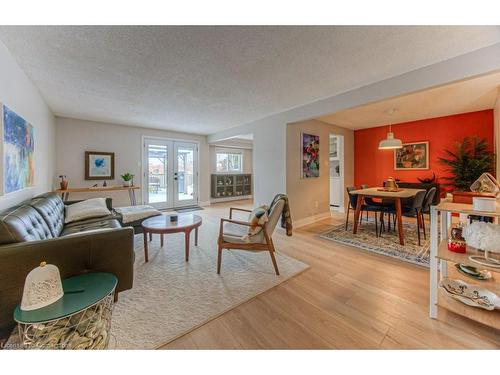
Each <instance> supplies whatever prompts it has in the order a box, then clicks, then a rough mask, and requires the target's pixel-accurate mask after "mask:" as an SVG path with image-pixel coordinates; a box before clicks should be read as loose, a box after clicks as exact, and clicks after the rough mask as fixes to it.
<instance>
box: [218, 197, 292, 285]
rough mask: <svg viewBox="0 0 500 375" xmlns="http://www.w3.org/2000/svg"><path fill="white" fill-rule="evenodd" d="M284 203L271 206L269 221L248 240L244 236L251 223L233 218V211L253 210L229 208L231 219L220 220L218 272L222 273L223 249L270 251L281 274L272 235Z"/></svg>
mask: <svg viewBox="0 0 500 375" xmlns="http://www.w3.org/2000/svg"><path fill="white" fill-rule="evenodd" d="M284 205H285V202H284V201H283V200H279V201H277V202H276V204H275V205H274V206H273V207H271V212H270V213H269V221H268V222H267V223H265V224H262V225H259V226H260V227H261V228H262V230H261V231H260V232H259V233H257V234H255V235H252V236H250V238H249V240H248V241H245V240H244V239H243V236H245V234H247V232H248V227H249V226H250V225H251V224H250V223H249V222H247V221H240V220H233V211H243V212H248V213H250V212H252V211H251V210H245V209H241V208H234V207H231V208H230V209H229V219H221V220H220V229H219V239H218V250H219V254H218V258H217V273H218V274H220V269H221V261H222V250H223V249H227V250H231V249H237V250H247V251H269V255H270V256H271V260H272V262H273V266H274V270H275V271H276V275H279V274H280V273H279V270H278V264H277V263H276V258H275V256H274V252H275V249H274V243H273V239H272V235H273V232H274V229H275V228H276V224H277V223H278V220H279V218H280V216H281V212H282V211H283V207H284Z"/></svg>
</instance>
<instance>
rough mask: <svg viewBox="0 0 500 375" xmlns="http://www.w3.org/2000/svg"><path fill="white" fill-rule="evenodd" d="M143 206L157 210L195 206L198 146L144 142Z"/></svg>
mask: <svg viewBox="0 0 500 375" xmlns="http://www.w3.org/2000/svg"><path fill="white" fill-rule="evenodd" d="M143 146H144V147H143V149H144V156H143V165H142V169H143V173H142V175H143V183H142V186H144V187H145V188H144V189H143V202H145V204H149V205H151V206H153V207H156V208H177V207H186V206H195V205H197V204H198V144H197V143H194V142H183V141H175V140H168V139H159V138H144V145H143Z"/></svg>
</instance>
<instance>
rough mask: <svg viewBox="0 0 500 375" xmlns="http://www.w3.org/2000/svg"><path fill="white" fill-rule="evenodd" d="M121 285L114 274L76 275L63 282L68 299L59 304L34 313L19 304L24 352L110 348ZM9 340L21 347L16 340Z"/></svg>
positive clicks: (17, 318)
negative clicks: (114, 308)
mask: <svg viewBox="0 0 500 375" xmlns="http://www.w3.org/2000/svg"><path fill="white" fill-rule="evenodd" d="M45 267H47V266H45ZM117 282H118V279H117V278H116V276H115V275H113V274H110V273H101V272H98V273H88V274H85V275H80V276H74V277H70V278H68V279H65V280H63V282H62V285H63V288H64V296H63V297H62V298H60V299H59V300H57V301H56V302H54V303H52V304H50V305H47V306H45V307H43V308H40V309H36V310H31V311H24V310H22V309H21V306H19V305H18V306H17V307H16V310H15V311H14V320H15V321H16V322H17V323H18V326H17V330H18V333H19V336H18V337H19V340H20V343H19V344H20V345H22V347H23V348H24V349H106V347H107V346H108V342H109V338H110V337H109V332H110V328H111V314H112V307H113V296H114V293H115V288H116V284H117ZM9 341H10V342H11V344H13V345H15V344H17V343H16V342H14V341H15V338H13V337H11V339H10V340H9Z"/></svg>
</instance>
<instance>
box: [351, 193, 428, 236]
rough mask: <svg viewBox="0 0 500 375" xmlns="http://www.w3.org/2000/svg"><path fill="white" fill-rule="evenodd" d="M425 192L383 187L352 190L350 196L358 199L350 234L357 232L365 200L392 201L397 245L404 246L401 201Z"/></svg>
mask: <svg viewBox="0 0 500 375" xmlns="http://www.w3.org/2000/svg"><path fill="white" fill-rule="evenodd" d="M420 191H425V190H423V189H406V188H398V189H386V188H384V187H372V188H366V189H358V190H352V191H351V192H350V194H353V195H357V196H358V199H357V202H356V211H355V213H354V226H353V230H352V233H353V234H356V233H357V231H358V224H359V215H361V208H362V206H363V204H364V203H365V198H379V199H384V200H392V201H394V206H395V208H396V219H397V223H398V234H399V243H400V244H401V245H404V244H405V239H404V232H403V217H402V210H401V200H402V199H409V198H413V197H415V195H416V194H417V193H418V192H420Z"/></svg>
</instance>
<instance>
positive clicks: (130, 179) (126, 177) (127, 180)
mask: <svg viewBox="0 0 500 375" xmlns="http://www.w3.org/2000/svg"><path fill="white" fill-rule="evenodd" d="M121 178H122V180H123V186H125V187H130V186H134V175H133V174H132V173H129V172H127V173H125V174H122V175H121Z"/></svg>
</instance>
